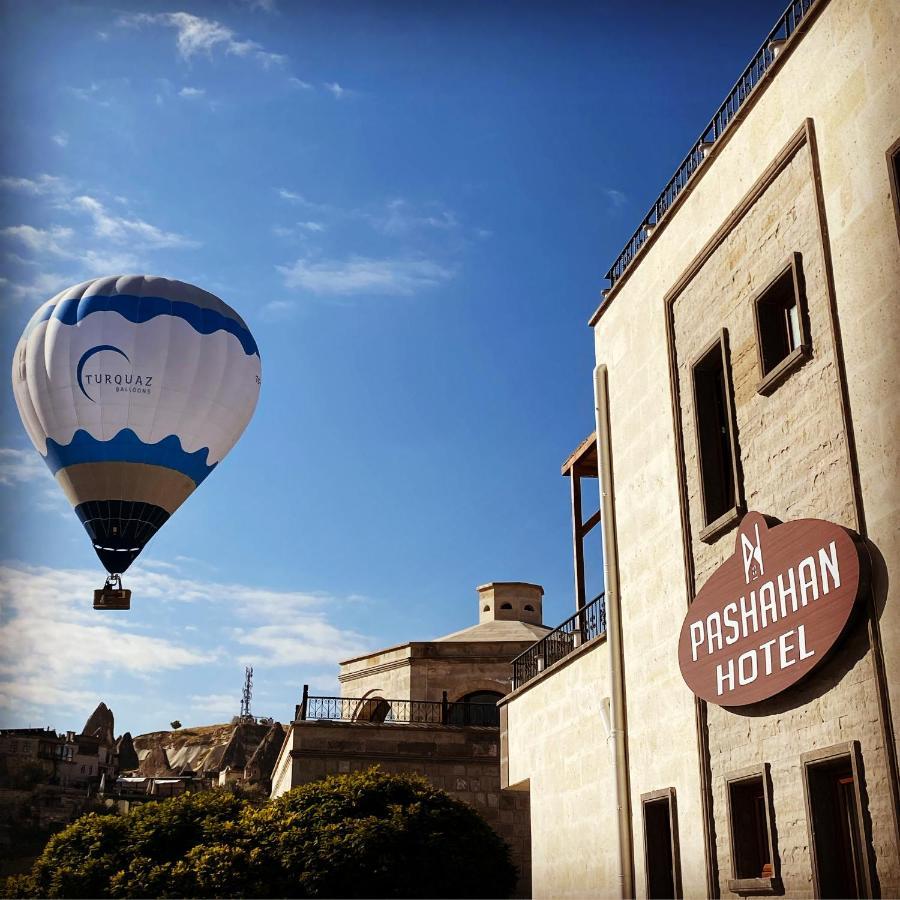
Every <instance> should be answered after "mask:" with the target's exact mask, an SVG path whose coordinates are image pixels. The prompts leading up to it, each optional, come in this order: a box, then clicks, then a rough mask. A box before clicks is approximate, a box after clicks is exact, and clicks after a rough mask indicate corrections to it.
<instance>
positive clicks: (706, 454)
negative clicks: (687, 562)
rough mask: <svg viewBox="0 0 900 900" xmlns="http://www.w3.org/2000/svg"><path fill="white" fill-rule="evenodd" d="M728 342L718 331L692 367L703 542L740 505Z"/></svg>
mask: <svg viewBox="0 0 900 900" xmlns="http://www.w3.org/2000/svg"><path fill="white" fill-rule="evenodd" d="M727 339H728V335H727V332H726V331H725V330H724V329H723V330H722V332H721V333H720V334H719V336H718V337H717V338H716V339H715V340H714V341H713V342H712V343H711V344H709V345H708V346H707V347H706V349H705V350H704V351H703V353H702V354H701V355H700V357H699V359H697V361H696V362H695V363H694V364H693V366H692V367H691V374H692V379H693V383H694V426H695V431H696V436H697V455H698V457H699V466H700V493H701V502H702V504H703V524H704V529H703V531H701V533H700V539H701V540H704V541H712V540H714V539H715V538H717V537H718V536H719V535H720V534H721V533H722V531H724V530H725V528H727V527H728V526H729V525H731V524H733V523H734V522H736V521H737V518H738V512H739V509H738V507H739V506H740V491H739V480H738V462H737V453H736V434H735V427H734V416H733V412H732V407H731V390H730V379H729V375H728V356H727V354H728V347H727Z"/></svg>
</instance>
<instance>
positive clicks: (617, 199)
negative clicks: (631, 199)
mask: <svg viewBox="0 0 900 900" xmlns="http://www.w3.org/2000/svg"><path fill="white" fill-rule="evenodd" d="M603 193H604V195H605V196H606V199H607V200H609V204H610V206H612V208H613V209H621V207H623V206H624V205H625V204H626V203H627V202H628V196H627V195H626V194H625V193H624V192H622V191H619V190H616V188H603Z"/></svg>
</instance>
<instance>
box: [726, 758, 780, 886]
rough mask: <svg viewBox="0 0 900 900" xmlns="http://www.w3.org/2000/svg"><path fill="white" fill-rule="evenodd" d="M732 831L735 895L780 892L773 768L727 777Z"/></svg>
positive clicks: (730, 831)
mask: <svg viewBox="0 0 900 900" xmlns="http://www.w3.org/2000/svg"><path fill="white" fill-rule="evenodd" d="M725 785H726V802H727V807H728V832H729V842H730V844H731V871H732V877H731V879H729V881H728V889H729V890H730V891H734V892H735V893H757V894H759V893H775V892H776V891H778V889H779V882H778V872H777V871H776V864H777V856H776V854H775V846H774V840H773V837H772V835H773V833H774V828H773V818H774V816H773V810H772V803H771V795H770V787H769V785H770V779H769V765H768V763H766V765H765V766H764V767H762V768H760V767H758V766H757V767H754V768H752V769H745V770H744V771H742V772H736V773H734V774H732V775H730V776H729V777H728V778H726V782H725Z"/></svg>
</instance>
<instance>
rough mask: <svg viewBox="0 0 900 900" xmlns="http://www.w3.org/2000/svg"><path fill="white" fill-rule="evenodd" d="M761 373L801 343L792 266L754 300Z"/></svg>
mask: <svg viewBox="0 0 900 900" xmlns="http://www.w3.org/2000/svg"><path fill="white" fill-rule="evenodd" d="M756 314H757V316H758V319H759V341H760V352H761V358H762V370H763V372H762V373H763V375H768V374H769V372H771V371H772V369H774V368H775V366H777V365H778V364H779V363H780V362H781V361H782V360H784V359H786V358H787V357H788V356H789V355H790V354H791V353H792V352H793V351H794V350H796V349H797V348H798V347H799V346H800V345H801V344H802V343H803V337H802V335H801V332H800V304H799V298H798V296H797V291H796V289H795V284H794V271H793V268H790V269H787V270H785V271H784V272H782V273H781V275H779V276H778V278H776V279H775V281H774V282H773V284H772V285H771V286H770V287H769V289H768V290H767V291H766V292H765V293H764V294H763V295H762V296H761V297H760V298H759V299H758V300H757V301H756Z"/></svg>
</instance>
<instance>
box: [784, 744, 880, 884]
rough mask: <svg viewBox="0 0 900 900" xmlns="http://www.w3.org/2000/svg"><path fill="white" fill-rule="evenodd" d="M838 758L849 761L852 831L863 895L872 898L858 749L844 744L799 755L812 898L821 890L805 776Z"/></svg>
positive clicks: (860, 759)
mask: <svg viewBox="0 0 900 900" xmlns="http://www.w3.org/2000/svg"><path fill="white" fill-rule="evenodd" d="M842 758H849V759H850V768H851V770H852V772H853V797H854V801H855V804H854V805H855V809H856V827H857V829H858V832H859V835H860V846H861V854H862V874H863V879H864V881H865V889H866V891H865V895H866V896H867V897H873V896H874V894H873V888H872V865H873V860H872V856H871V852H870V849H869V840H868V836H867V832H866V827H865V824H866V817H865V809H864V805H863V796H862V777H861V776H862V749H861V747H860V743H859V741H847V742H845V743H841V744H832V745H831V746H830V747H822V748H821V749H818V750H810V751H808V752H807V753H801V754H800V768H801V770H802V772H803V802H804V805H805V806H806V829H807V835H808V838H809V861H810V865H811V866H812V884H813V896H816V897H821V896H822V890H821V888H820V886H819V864H818V860H817V858H816V835H815V828H814V826H813V808H812V802H811V798H810V789H809V774H810V769H814V768H816V767H817V766H819V765H822V764H826V765H827V764H828V763H831V762H835V761H836V760H839V759H842Z"/></svg>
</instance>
